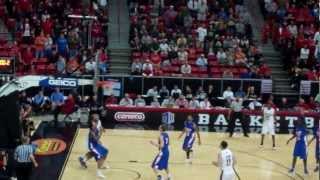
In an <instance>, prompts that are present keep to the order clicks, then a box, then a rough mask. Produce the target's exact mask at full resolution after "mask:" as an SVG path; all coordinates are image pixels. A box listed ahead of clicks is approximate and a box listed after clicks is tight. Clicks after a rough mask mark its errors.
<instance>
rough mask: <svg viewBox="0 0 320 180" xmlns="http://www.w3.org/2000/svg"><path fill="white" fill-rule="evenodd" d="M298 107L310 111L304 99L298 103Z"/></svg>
mask: <svg viewBox="0 0 320 180" xmlns="http://www.w3.org/2000/svg"><path fill="white" fill-rule="evenodd" d="M296 107H298V108H299V109H303V110H309V109H310V107H309V105H308V104H307V103H306V102H305V101H304V99H303V98H300V99H299V102H298V104H297V106H296Z"/></svg>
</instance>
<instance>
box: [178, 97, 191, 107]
mask: <svg viewBox="0 0 320 180" xmlns="http://www.w3.org/2000/svg"><path fill="white" fill-rule="evenodd" d="M188 105H189V104H188V101H187V100H186V98H185V97H184V96H183V95H180V97H179V98H178V99H176V102H175V106H177V107H179V108H188Z"/></svg>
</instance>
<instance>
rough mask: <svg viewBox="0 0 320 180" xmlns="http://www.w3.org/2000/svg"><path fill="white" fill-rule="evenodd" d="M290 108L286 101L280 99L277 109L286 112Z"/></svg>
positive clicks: (285, 99)
mask: <svg viewBox="0 0 320 180" xmlns="http://www.w3.org/2000/svg"><path fill="white" fill-rule="evenodd" d="M290 108H291V106H290V105H289V104H288V99H287V98H285V97H283V98H281V102H280V104H279V109H280V110H281V111H288V110H289V109H290Z"/></svg>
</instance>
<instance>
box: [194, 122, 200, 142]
mask: <svg viewBox="0 0 320 180" xmlns="http://www.w3.org/2000/svg"><path fill="white" fill-rule="evenodd" d="M193 126H194V128H195V130H196V133H197V137H198V144H199V145H201V137H200V131H199V128H198V126H197V125H196V124H195V123H193Z"/></svg>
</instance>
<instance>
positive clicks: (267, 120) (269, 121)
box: [260, 103, 276, 149]
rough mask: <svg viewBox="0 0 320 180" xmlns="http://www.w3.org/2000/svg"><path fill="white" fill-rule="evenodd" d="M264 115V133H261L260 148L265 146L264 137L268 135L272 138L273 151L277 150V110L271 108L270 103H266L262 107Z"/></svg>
mask: <svg viewBox="0 0 320 180" xmlns="http://www.w3.org/2000/svg"><path fill="white" fill-rule="evenodd" d="M262 114H263V123H262V132H261V142H260V146H261V147H262V146H263V142H264V137H265V135H266V134H268V133H269V134H270V135H271V137H272V147H273V149H275V148H276V137H275V135H276V133H275V126H276V116H275V114H276V110H275V109H274V108H273V107H272V106H271V104H270V103H266V104H265V105H264V106H263V107H262Z"/></svg>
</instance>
